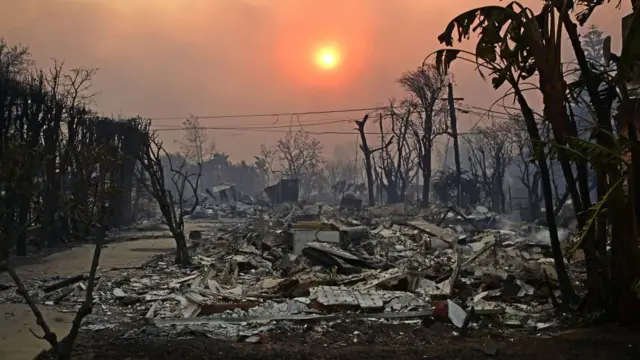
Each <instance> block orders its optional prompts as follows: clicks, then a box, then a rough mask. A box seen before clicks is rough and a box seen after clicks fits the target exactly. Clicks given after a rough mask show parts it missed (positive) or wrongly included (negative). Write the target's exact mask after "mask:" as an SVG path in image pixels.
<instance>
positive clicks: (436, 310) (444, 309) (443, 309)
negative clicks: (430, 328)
mask: <svg viewBox="0 0 640 360" xmlns="http://www.w3.org/2000/svg"><path fill="white" fill-rule="evenodd" d="M431 316H432V317H433V318H434V319H435V320H437V321H440V322H443V323H447V322H449V306H448V304H447V302H446V301H434V302H433V312H432V313H431Z"/></svg>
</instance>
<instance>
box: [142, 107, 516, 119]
mask: <svg viewBox="0 0 640 360" xmlns="http://www.w3.org/2000/svg"><path fill="white" fill-rule="evenodd" d="M409 106H411V105H394V108H396V109H402V108H406V107H409ZM466 106H468V108H463V107H457V108H456V109H457V110H460V111H463V112H474V111H472V110H470V109H477V110H480V111H482V112H486V113H488V114H498V115H503V116H508V117H511V116H513V115H512V114H510V113H508V112H501V111H496V110H492V109H485V108H482V107H479V106H474V105H466ZM390 107H391V106H390V105H383V106H375V107H362V108H350V109H334V110H318V111H302V112H283V113H255V114H230V115H203V116H200V115H191V116H193V117H195V118H198V119H237V118H257V117H280V116H291V117H293V116H303V115H322V114H336V113H348V112H362V111H367V112H372V111H380V110H384V109H389V108H390ZM187 118H189V116H182V117H151V118H150V119H151V120H152V121H164V120H184V119H187Z"/></svg>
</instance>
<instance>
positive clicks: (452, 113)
mask: <svg viewBox="0 0 640 360" xmlns="http://www.w3.org/2000/svg"><path fill="white" fill-rule="evenodd" d="M448 100H449V118H450V119H451V134H450V135H451V137H452V138H453V156H454V160H455V161H456V190H457V199H456V200H457V205H458V207H462V169H461V168H460V147H459V144H458V121H457V118H456V105H455V101H456V100H461V99H455V98H454V97H453V84H452V83H451V82H449V99H448Z"/></svg>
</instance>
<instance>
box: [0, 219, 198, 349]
mask: <svg viewBox="0 0 640 360" xmlns="http://www.w3.org/2000/svg"><path fill="white" fill-rule="evenodd" d="M205 228H206V224H202V223H191V224H187V231H190V230H203V229H205ZM162 234H163V232H158V231H148V232H141V231H135V232H131V233H130V235H129V234H123V235H122V236H121V237H125V238H126V237H129V238H134V239H137V240H132V241H124V242H116V243H111V244H108V245H107V246H106V247H105V248H104V249H103V250H102V256H101V258H100V269H103V270H104V269H118V268H131V267H136V266H140V265H142V264H144V263H145V262H147V261H148V260H149V259H151V258H152V257H153V256H156V255H158V254H162V253H164V252H167V251H169V250H171V249H172V248H173V247H174V241H173V239H172V238H169V237H163V236H162ZM92 256H93V246H90V245H83V246H79V247H76V248H72V249H68V250H65V251H62V252H59V253H56V254H53V255H50V256H47V257H45V258H43V259H42V260H41V261H39V262H37V263H33V264H28V265H23V266H21V267H20V268H19V269H18V274H19V275H20V277H21V279H22V280H23V281H25V282H28V281H30V280H40V279H50V278H51V277H54V276H60V277H69V276H74V275H78V274H81V273H84V272H87V271H88V269H89V267H90V265H91V258H92ZM0 283H4V284H13V283H12V281H11V279H10V278H9V277H8V276H7V274H6V273H3V274H0ZM7 291H14V289H9V290H7ZM41 310H42V311H43V313H44V316H45V318H46V319H47V321H48V323H49V325H50V326H51V327H52V330H53V331H54V332H56V333H57V334H63V335H64V334H67V333H68V331H69V328H70V327H71V321H72V320H73V316H74V314H73V313H68V312H63V311H62V310H61V309H59V308H56V307H49V306H44V305H42V306H41ZM30 329H31V330H33V331H34V332H35V333H36V334H41V333H42V331H41V330H40V327H39V326H38V325H37V324H36V322H35V317H34V316H33V314H32V313H31V311H30V310H29V308H28V306H27V305H25V304H0V359H7V360H32V359H33V358H34V357H35V356H36V355H37V354H39V353H40V352H41V351H42V350H44V349H46V348H48V346H47V345H48V344H47V343H46V342H45V341H44V340H40V339H37V338H36V337H34V336H33V334H31V332H30Z"/></svg>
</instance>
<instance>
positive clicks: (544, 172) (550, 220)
mask: <svg viewBox="0 0 640 360" xmlns="http://www.w3.org/2000/svg"><path fill="white" fill-rule="evenodd" d="M511 80H514V79H511ZM511 86H512V87H513V89H514V92H515V95H516V98H517V100H518V104H519V105H520V108H521V109H522V114H523V117H524V120H525V124H526V126H527V131H528V132H529V136H530V139H531V148H532V149H533V153H534V155H535V157H536V159H537V161H538V168H539V169H540V180H541V183H542V192H543V195H544V203H545V209H546V217H547V227H548V229H549V237H550V239H551V249H552V253H553V259H554V263H555V269H556V273H557V274H558V282H559V285H560V290H561V293H562V297H563V301H564V302H565V304H568V305H572V304H574V303H575V302H576V300H577V296H576V294H575V292H574V290H573V286H572V285H571V279H570V278H569V274H568V273H567V269H566V266H565V263H564V256H563V254H562V249H561V248H560V239H559V238H558V228H557V226H556V219H555V216H554V215H553V189H552V188H551V174H550V172H549V167H548V166H547V158H546V155H545V152H544V146H543V143H542V138H541V137H540V132H539V131H538V126H537V124H536V121H535V117H534V114H533V110H531V107H529V104H528V102H527V100H526V98H525V97H524V95H523V94H522V92H521V91H520V87H519V86H518V84H517V82H515V81H511Z"/></svg>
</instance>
